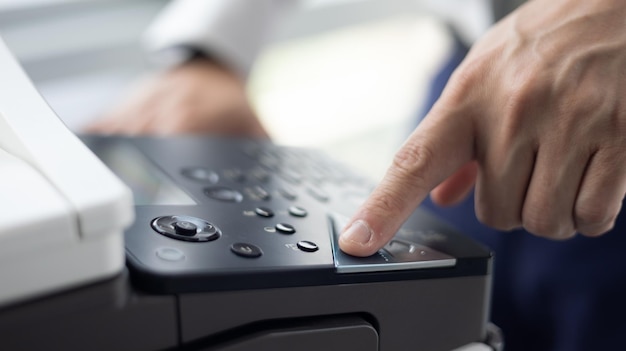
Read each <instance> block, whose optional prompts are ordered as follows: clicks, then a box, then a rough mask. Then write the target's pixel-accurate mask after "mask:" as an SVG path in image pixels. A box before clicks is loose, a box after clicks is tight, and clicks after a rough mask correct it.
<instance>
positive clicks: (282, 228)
mask: <svg viewBox="0 0 626 351" xmlns="http://www.w3.org/2000/svg"><path fill="white" fill-rule="evenodd" d="M276 230H278V231H279V232H281V233H283V234H293V233H295V232H296V228H294V227H293V226H292V225H291V224H287V223H278V224H277V225H276Z"/></svg>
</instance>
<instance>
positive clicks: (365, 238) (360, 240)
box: [341, 220, 372, 245]
mask: <svg viewBox="0 0 626 351" xmlns="http://www.w3.org/2000/svg"><path fill="white" fill-rule="evenodd" d="M341 239H342V240H344V241H351V242H354V243H357V244H361V245H365V244H367V243H368V242H370V240H371V239H372V230H371V229H370V227H369V226H368V225H367V223H365V222H364V221H362V220H358V221H355V222H354V223H352V225H351V226H350V227H348V228H347V229H345V230H344V232H343V233H342V234H341Z"/></svg>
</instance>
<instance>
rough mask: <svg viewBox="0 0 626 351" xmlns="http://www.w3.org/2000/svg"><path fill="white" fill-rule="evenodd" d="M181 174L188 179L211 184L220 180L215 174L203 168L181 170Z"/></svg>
mask: <svg viewBox="0 0 626 351" xmlns="http://www.w3.org/2000/svg"><path fill="white" fill-rule="evenodd" d="M181 173H182V174H183V175H184V176H185V177H187V178H189V179H193V180H197V181H200V182H207V183H212V184H215V183H217V181H218V180H219V179H220V177H219V175H217V173H215V172H213V171H211V170H210V169H207V168H204V167H188V168H185V169H183V170H182V171H181Z"/></svg>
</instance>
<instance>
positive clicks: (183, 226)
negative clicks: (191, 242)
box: [174, 221, 198, 236]
mask: <svg viewBox="0 0 626 351" xmlns="http://www.w3.org/2000/svg"><path fill="white" fill-rule="evenodd" d="M174 231H175V232H176V234H179V235H185V236H194V235H196V233H197V231H198V226H197V225H195V224H193V223H191V222H188V221H178V222H175V223H174Z"/></svg>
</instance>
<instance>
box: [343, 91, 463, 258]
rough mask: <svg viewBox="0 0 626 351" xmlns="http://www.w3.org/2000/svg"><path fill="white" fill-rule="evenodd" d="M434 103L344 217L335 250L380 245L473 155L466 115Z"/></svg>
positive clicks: (361, 251)
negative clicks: (347, 218) (352, 212)
mask: <svg viewBox="0 0 626 351" xmlns="http://www.w3.org/2000/svg"><path fill="white" fill-rule="evenodd" d="M440 105H441V100H440V102H439V103H438V104H437V105H435V107H434V108H433V109H432V110H431V112H430V113H429V114H428V116H427V117H426V118H425V119H424V121H423V122H422V123H421V124H420V125H419V126H418V128H417V129H415V131H414V132H413V133H412V134H411V136H410V137H409V138H408V140H407V141H406V142H405V143H404V145H403V146H402V147H401V148H400V150H399V151H398V152H397V153H396V155H395V157H394V160H393V163H392V165H391V166H390V167H389V169H388V170H387V173H386V174H385V176H384V178H383V179H382V181H381V182H380V184H379V185H378V187H376V189H375V190H374V191H373V192H372V194H371V195H370V197H369V198H368V199H367V200H366V201H365V203H363V205H361V207H360V208H359V210H358V211H357V213H356V214H355V215H354V216H353V217H352V219H351V220H350V221H349V222H348V225H347V226H346V228H344V230H343V232H342V234H341V236H340V237H339V246H340V247H341V249H342V250H343V251H344V252H346V253H348V254H351V255H354V256H369V255H372V254H374V253H375V252H376V251H378V250H379V249H380V248H381V247H383V246H384V245H385V244H386V243H387V242H388V241H389V240H390V239H391V238H392V237H393V236H394V235H395V233H396V232H397V231H398V229H400V227H401V226H402V223H404V222H405V221H406V220H407V218H408V217H409V216H410V215H411V213H412V212H413V211H414V210H415V209H416V208H417V207H418V206H419V204H420V203H421V202H422V201H423V200H424V199H425V198H426V196H428V193H429V192H430V191H431V190H432V189H433V188H434V187H436V186H437V185H438V184H439V183H441V182H442V181H443V180H445V179H446V178H447V177H449V176H450V175H452V174H453V173H454V172H455V171H456V170H457V169H459V168H460V167H461V166H463V165H464V164H466V163H467V162H469V161H470V160H472V159H473V157H474V129H473V123H472V121H471V118H470V116H463V115H461V114H459V113H458V112H453V111H451V110H450V109H447V108H444V107H442V106H440Z"/></svg>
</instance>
